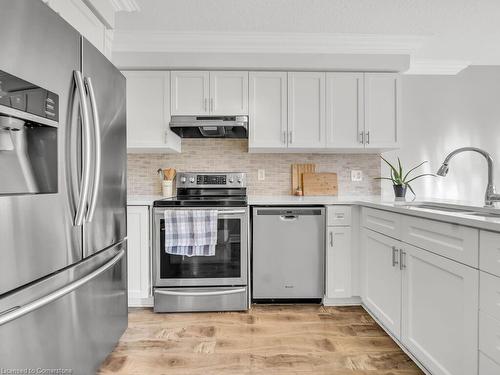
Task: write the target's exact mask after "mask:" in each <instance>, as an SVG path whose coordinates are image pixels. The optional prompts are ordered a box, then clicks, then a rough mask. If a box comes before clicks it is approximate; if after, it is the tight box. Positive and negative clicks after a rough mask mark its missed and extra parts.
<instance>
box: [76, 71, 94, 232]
mask: <svg viewBox="0 0 500 375" xmlns="http://www.w3.org/2000/svg"><path fill="white" fill-rule="evenodd" d="M73 77H74V79H75V83H76V88H77V90H78V94H79V96H80V116H81V117H82V129H83V131H82V133H83V145H82V151H83V170H82V182H81V185H80V200H79V202H78V206H77V209H76V215H75V225H76V226H81V225H83V220H84V217H85V209H86V204H87V199H88V195H89V189H90V164H91V153H92V145H91V142H90V121H89V111H88V107H87V95H86V92H85V85H84V82H83V77H82V73H81V72H80V71H78V70H75V71H74V72H73Z"/></svg>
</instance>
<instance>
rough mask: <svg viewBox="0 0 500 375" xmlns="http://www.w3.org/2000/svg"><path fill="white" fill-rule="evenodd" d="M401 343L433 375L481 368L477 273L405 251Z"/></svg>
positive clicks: (416, 250)
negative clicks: (479, 358) (478, 365)
mask: <svg viewBox="0 0 500 375" xmlns="http://www.w3.org/2000/svg"><path fill="white" fill-rule="evenodd" d="M401 251H402V261H403V267H402V268H403V272H402V276H403V288H402V302H403V303H402V307H403V309H402V331H401V341H402V343H403V344H404V346H406V347H407V348H408V349H409V350H410V352H411V353H412V354H413V355H414V356H415V357H416V358H417V359H418V360H419V361H420V362H421V363H422V364H423V365H424V366H425V367H426V368H427V369H428V370H429V371H430V372H431V373H432V374H433V375H472V374H476V373H477V363H478V358H477V357H478V351H477V348H478V339H477V337H478V319H477V309H478V287H479V280H478V278H479V273H478V270H476V269H473V268H471V267H468V266H465V265H463V264H460V263H458V262H454V261H452V260H450V259H447V258H444V257H441V256H438V255H435V254H433V253H430V252H428V251H425V250H422V249H419V248H416V247H414V246H410V245H407V244H404V245H403V246H402V250H401Z"/></svg>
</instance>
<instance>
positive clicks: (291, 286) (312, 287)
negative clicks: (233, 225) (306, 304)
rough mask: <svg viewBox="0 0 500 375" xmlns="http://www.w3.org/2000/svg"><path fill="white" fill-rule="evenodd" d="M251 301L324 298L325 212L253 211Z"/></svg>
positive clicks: (313, 209)
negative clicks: (252, 299)
mask: <svg viewBox="0 0 500 375" xmlns="http://www.w3.org/2000/svg"><path fill="white" fill-rule="evenodd" d="M252 238H253V241H252V243H253V262H252V280H253V298H254V299H303V298H323V296H324V254H325V209H324V208H322V207H300V208H299V207H276V208H269V207H266V208H259V207H254V208H253V232H252Z"/></svg>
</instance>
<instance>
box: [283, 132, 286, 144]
mask: <svg viewBox="0 0 500 375" xmlns="http://www.w3.org/2000/svg"><path fill="white" fill-rule="evenodd" d="M283 144H285V145H286V130H283Z"/></svg>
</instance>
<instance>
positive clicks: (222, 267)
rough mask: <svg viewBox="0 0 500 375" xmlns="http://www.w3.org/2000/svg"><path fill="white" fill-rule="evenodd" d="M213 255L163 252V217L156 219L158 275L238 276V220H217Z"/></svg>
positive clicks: (239, 254)
mask: <svg viewBox="0 0 500 375" xmlns="http://www.w3.org/2000/svg"><path fill="white" fill-rule="evenodd" d="M217 232H218V233H217V246H216V248H215V256H194V257H187V256H182V255H172V254H167V253H166V252H165V220H163V219H161V220H160V277H161V278H162V279H204V278H212V279H219V278H237V277H241V221H240V219H237V218H235V219H219V220H218V225H217Z"/></svg>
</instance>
